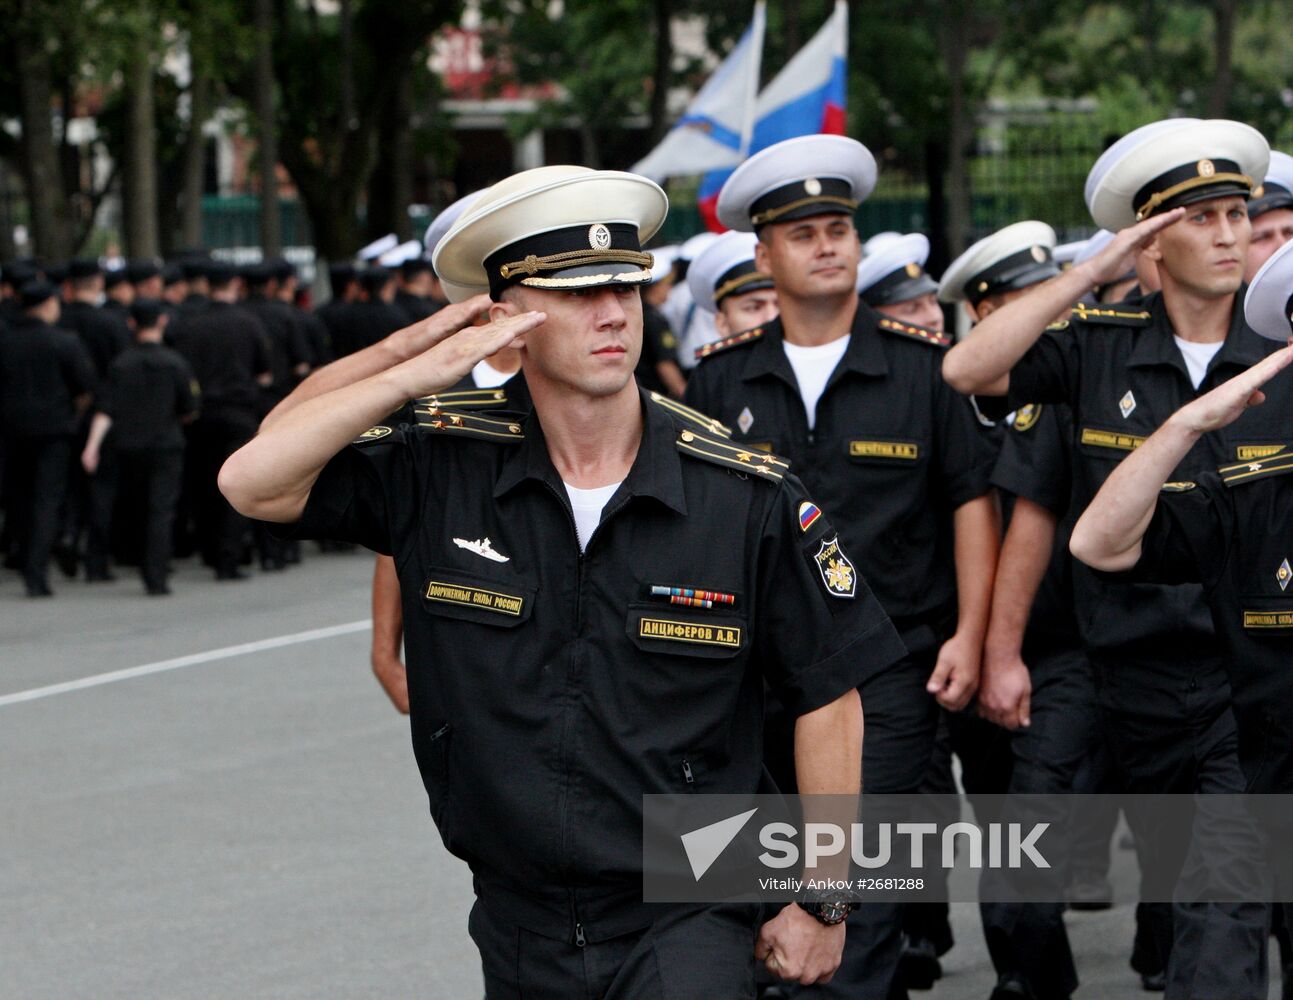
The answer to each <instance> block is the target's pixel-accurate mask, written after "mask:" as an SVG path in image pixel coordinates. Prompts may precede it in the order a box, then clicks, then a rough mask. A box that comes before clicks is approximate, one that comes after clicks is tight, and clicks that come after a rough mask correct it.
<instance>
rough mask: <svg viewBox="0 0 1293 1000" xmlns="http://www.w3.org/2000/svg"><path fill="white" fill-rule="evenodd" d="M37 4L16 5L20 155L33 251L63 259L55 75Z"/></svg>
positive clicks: (66, 251) (65, 229)
mask: <svg viewBox="0 0 1293 1000" xmlns="http://www.w3.org/2000/svg"><path fill="white" fill-rule="evenodd" d="M38 7H39V4H37V3H34V2H32V0H23V2H22V3H21V4H20V5H19V17H18V27H20V30H22V36H25V37H22V36H20V37H19V38H17V39H16V44H15V46H14V48H15V50H16V55H17V58H16V60H15V62H16V69H17V71H18V72H17V73H16V74H15V75H16V76H17V82H18V101H19V106H20V108H21V112H20V113H21V118H22V140H21V142H20V144H19V154H20V158H21V163H22V179H23V183H24V185H25V186H26V189H27V206H28V212H29V214H30V216H31V229H32V239H33V242H34V243H35V250H36V253H37V254H39V255H40V256H42V257H47V258H49V259H51V260H63V259H65V258H67V257H68V256H70V254H71V250H72V248H71V227H70V226H69V225H68V217H67V200H66V199H65V198H64V196H63V178H62V170H61V168H60V165H59V162H58V152H57V147H56V145H55V141H54V122H53V117H52V108H51V105H52V101H53V79H52V74H51V70H50V62H49V55H48V53H47V52H46V51H45V45H44V41H43V35H42V33H41V30H40V25H41V21H40V17H41V16H42V12H41V11H40V10H38V9H37V8H38Z"/></svg>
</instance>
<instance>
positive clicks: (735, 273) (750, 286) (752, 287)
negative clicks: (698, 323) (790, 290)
mask: <svg viewBox="0 0 1293 1000" xmlns="http://www.w3.org/2000/svg"><path fill="white" fill-rule="evenodd" d="M758 242H759V239H758V237H757V236H755V235H754V234H753V233H738V232H727V233H724V234H723V235H722V236H720V237H719V238H718V239H716V240H715V241H714V242H713V243H711V244H710V245H709V246H707V247H706V248H705V249H704V250H702V251H701V253H700V254H699V255H698V256H697V257H696V259H695V260H693V261H692V262H691V266H690V267H689V268H688V269H687V283H688V284H689V285H690V286H691V296H692V298H693V299H694V300H695V301H696V304H697V305H698V306H700V307H701V308H702V309H704V310H705V311H706V312H710V313H713V315H714V325H715V326H716V327H717V329H718V334H719V336H720V337H730V336H731V335H732V334H734V333H740V332H741V331H742V330H752V329H754V328H755V327H757V326H762V325H763V324H764V323H768V322H771V321H772V320H774V319H776V317H777V290H776V287H775V286H774V285H773V283H772V276H771V275H767V274H764V273H763V272H762V271H760V270H759V269H758V267H757V266H756V265H755V263H754V248H755V246H756V245H757V244H758Z"/></svg>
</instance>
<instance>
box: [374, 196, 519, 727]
mask: <svg viewBox="0 0 1293 1000" xmlns="http://www.w3.org/2000/svg"><path fill="white" fill-rule="evenodd" d="M481 194H482V192H480V191H475V192H473V193H472V194H469V195H465V196H464V197H462V198H459V199H458V200H457V201H455V202H453V203H452V204H450V205H448V206H447V207H446V208H445V209H444V210H443V211H442V212H440V214H439V215H437V216H436V217H435V218H434V219H432V220H431V223H430V225H428V226H427V229H426V233H425V234H424V235H423V237H422V242H420V243H416V242H415V243H413V245H412V246H413V250H411V251H406V252H407V253H411V254H412V257H411V258H410V259H415V260H417V261H419V262H423V263H425V264H426V269H427V271H428V272H429V273H430V275H431V276H434V274H435V271H434V269H433V268H432V267H431V255H432V254H433V253H435V249H436V247H437V246H439V244H440V240H441V239H443V238H444V235H445V234H446V233H447V232H449V229H450V228H451V227H452V226H453V224H454V223H455V222H457V221H458V219H459V217H460V216H461V215H462V214H463V213H464V212H465V211H467V210H468V209H469V208H470V207H471V206H472V205H473V204H474V203H475V201H476V199H477V198H478V197H480V195H481ZM403 266H404V262H401V269H402V268H403ZM433 280H434V282H435V286H434V287H435V290H436V291H438V292H439V293H440V296H441V299H440V300H438V301H437V300H432V302H433V303H434V308H428V309H424V310H423V311H422V312H421V314H420V315H411V317H410V320H409V322H410V323H414V322H417V321H418V320H420V319H425V318H426V317H427V316H430V315H432V314H434V313H436V312H439V311H440V309H441V308H443V306H444V304H445V303H446V302H447V299H444V298H443V296H444V293H443V290H442V289H441V286H440V282H439V280H438V279H435V278H434V277H433ZM399 301H400V299H399V296H398V293H397V296H396V302H397V304H398V303H399ZM420 304H421V303H419V305H420ZM406 311H409V310H407V307H406ZM488 322H489V317H488V315H487V314H485V313H481V314H480V315H479V316H477V317H476V324H477V325H484V324H485V323H488ZM520 370H521V352H520V351H519V350H517V349H516V348H514V347H504V348H502V349H501V350H498V351H495V352H494V353H493V354H491V355H490V356H489V357H487V358H481V360H480V361H478V362H477V363H476V365H475V367H473V368H472V370H471V371H470V372H468V373H467V374H466V375H464V376H463V377H462V378H461V379H459V380H458V382H457V384H455V385H453V386H451V387H450V389H449V391H448V392H447V393H442V394H441V397H442V398H443V400H444V402H446V403H447V404H449V405H453V406H456V407H459V408H463V407H469V408H472V409H475V408H477V407H479V408H481V409H483V410H486V411H488V412H490V413H508V414H517V415H523V414H524V413H526V412H527V411H528V410H529V397H528V395H527V394H526V393H525V391H524V389H523V388H520V390H519V391H514V392H511V393H509V392H507V391H506V390H504V389H502V388H501V387H503V386H504V385H506V384H507V382H509V381H510V380H511V379H512V377H513V376H514V375H515V374H516V373H517V372H519V371H520ZM522 382H524V380H522ZM482 389H486V390H493V391H491V392H488V393H482V392H479V391H478V390H482ZM415 405H416V404H415V402H414V401H412V400H410V401H409V402H408V403H407V404H406V405H405V406H403V407H401V409H400V411H399V412H398V413H396V414H392V415H391V416H390V417H388V418H385V419H384V420H383V423H386V424H392V423H405V422H413V421H415V419H416V417H415ZM372 614H373V629H372V637H373V639H372V645H371V648H370V650H369V662H370V663H371V664H372V668H373V676H375V677H376V678H377V682H378V683H379V684H381V686H382V690H384V691H385V692H386V695H387V697H389V698H390V699H391V704H392V705H394V706H395V708H396V710H397V711H399V712H400V713H401V714H403V715H408V713H409V685H408V672H407V670H406V669H405V667H404V660H403V658H402V655H403V647H404V616H403V613H402V611H401V595H400V581H399V575H398V574H397V572H396V569H395V560H394V559H392V558H391V557H390V556H388V555H381V554H380V553H379V554H378V556H377V558H376V562H375V564H374V566H373V585H372Z"/></svg>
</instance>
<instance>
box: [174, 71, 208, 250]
mask: <svg viewBox="0 0 1293 1000" xmlns="http://www.w3.org/2000/svg"><path fill="white" fill-rule="evenodd" d="M211 91H212V80H211V75H210V74H209V73H208V72H207V69H206V67H205V66H200V65H198V64H197V63H196V61H195V62H194V65H193V82H192V83H191V84H190V85H189V134H188V137H187V138H186V140H185V144H184V177H183V181H182V186H181V188H180V246H182V247H185V248H189V247H197V246H201V245H202V180H203V177H204V175H205V173H206V150H207V147H206V137H205V136H204V135H203V134H202V126H203V125H204V124H205V123H206V120H207V118H209V117H210V115H211Z"/></svg>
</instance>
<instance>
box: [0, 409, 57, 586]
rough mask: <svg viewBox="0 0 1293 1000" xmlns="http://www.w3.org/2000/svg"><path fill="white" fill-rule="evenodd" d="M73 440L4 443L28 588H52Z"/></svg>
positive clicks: (20, 438) (10, 503) (17, 438)
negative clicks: (50, 580)
mask: <svg viewBox="0 0 1293 1000" xmlns="http://www.w3.org/2000/svg"><path fill="white" fill-rule="evenodd" d="M73 440H74V439H73V438H72V437H71V436H70V435H50V436H45V437H28V436H25V435H11V436H9V437H7V438H6V439H5V465H6V471H5V476H6V479H7V481H8V484H9V497H8V499H7V501H6V507H7V514H8V518H9V519H10V521H11V522H12V533H11V537H12V539H13V540H14V542H15V543H16V544H17V546H18V550H19V553H20V559H21V562H22V574H23V578H24V579H25V580H26V582H27V586H28V588H29V589H32V588H36V589H39V588H43V587H45V586H46V585H47V583H48V573H49V555H50V550H51V549H52V548H53V546H54V542H55V540H56V539H57V537H58V532H59V526H60V522H61V518H62V511H63V503H64V501H65V499H66V494H67V474H68V470H69V468H70V467H71V462H72V451H73V447H72V446H73Z"/></svg>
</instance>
